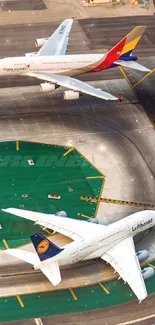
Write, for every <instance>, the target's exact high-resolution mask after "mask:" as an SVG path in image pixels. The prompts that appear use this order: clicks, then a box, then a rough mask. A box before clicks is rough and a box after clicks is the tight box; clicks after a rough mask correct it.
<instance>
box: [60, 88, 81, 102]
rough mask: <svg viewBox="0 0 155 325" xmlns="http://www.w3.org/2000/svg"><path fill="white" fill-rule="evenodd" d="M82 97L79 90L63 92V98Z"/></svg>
mask: <svg viewBox="0 0 155 325" xmlns="http://www.w3.org/2000/svg"><path fill="white" fill-rule="evenodd" d="M79 97H80V94H79V92H78V91H73V90H65V91H64V93H63V98H64V99H65V100H73V99H78V98H79Z"/></svg>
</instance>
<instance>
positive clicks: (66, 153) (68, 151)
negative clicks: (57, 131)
mask: <svg viewBox="0 0 155 325" xmlns="http://www.w3.org/2000/svg"><path fill="white" fill-rule="evenodd" d="M73 150H74V147H72V148H70V149H69V150H67V151H66V152H64V154H63V156H64V157H65V156H67V155H68V154H69V153H70V152H71V151H73Z"/></svg>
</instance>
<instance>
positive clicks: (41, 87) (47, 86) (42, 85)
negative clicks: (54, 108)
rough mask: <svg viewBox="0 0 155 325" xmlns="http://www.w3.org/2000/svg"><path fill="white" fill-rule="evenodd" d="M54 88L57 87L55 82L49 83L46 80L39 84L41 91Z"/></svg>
mask: <svg viewBox="0 0 155 325" xmlns="http://www.w3.org/2000/svg"><path fill="white" fill-rule="evenodd" d="M56 88H57V87H56V85H55V84H50V83H48V82H44V83H42V84H40V90H41V91H43V92H46V91H52V90H55V89H56Z"/></svg>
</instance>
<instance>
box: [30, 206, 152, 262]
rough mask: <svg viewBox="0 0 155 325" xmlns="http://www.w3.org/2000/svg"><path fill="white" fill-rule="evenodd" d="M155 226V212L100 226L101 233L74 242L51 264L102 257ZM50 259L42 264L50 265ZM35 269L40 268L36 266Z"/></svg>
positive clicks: (54, 258)
mask: <svg viewBox="0 0 155 325" xmlns="http://www.w3.org/2000/svg"><path fill="white" fill-rule="evenodd" d="M154 225H155V211H150V210H146V211H143V217H142V214H141V212H139V213H135V214H132V215H130V216H129V217H126V218H124V219H122V220H119V221H117V222H115V223H113V224H111V225H109V226H103V228H102V230H101V225H99V228H100V230H99V232H97V231H95V232H94V236H92V235H91V236H90V238H88V239H86V240H83V241H79V243H77V241H75V242H72V243H70V244H68V245H66V246H65V249H64V250H63V251H62V252H61V253H60V254H58V255H57V256H55V257H52V259H51V262H54V261H59V265H60V266H62V265H68V264H73V263H76V262H79V261H81V260H88V259H93V258H99V257H101V256H102V255H103V254H104V253H105V252H106V251H107V250H109V249H111V248H112V247H114V246H115V245H116V244H118V243H119V242H121V241H122V240H124V239H126V238H128V237H131V236H132V237H133V236H135V235H136V234H138V233H139V232H141V231H144V230H146V229H148V228H151V227H153V226H154ZM49 262H50V259H48V260H46V261H45V262H42V263H41V264H49ZM35 268H39V266H37V265H36V267H35Z"/></svg>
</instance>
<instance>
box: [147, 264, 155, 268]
mask: <svg viewBox="0 0 155 325" xmlns="http://www.w3.org/2000/svg"><path fill="white" fill-rule="evenodd" d="M147 265H148V266H151V267H152V268H153V269H155V265H152V264H151V263H147Z"/></svg>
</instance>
